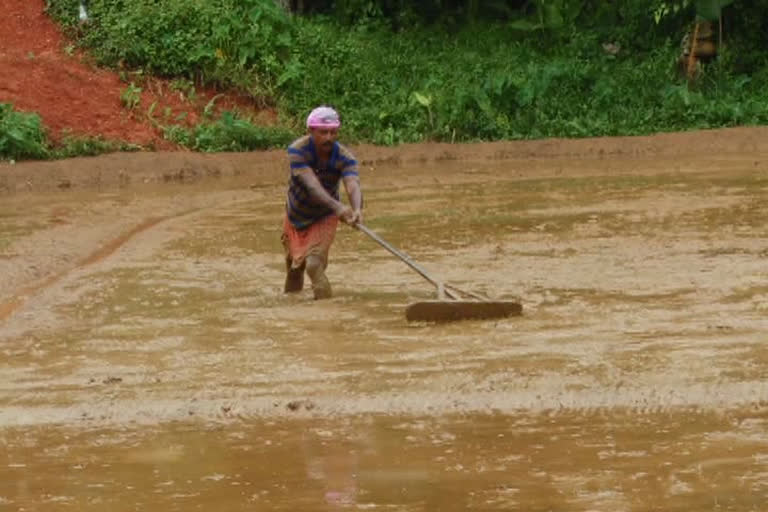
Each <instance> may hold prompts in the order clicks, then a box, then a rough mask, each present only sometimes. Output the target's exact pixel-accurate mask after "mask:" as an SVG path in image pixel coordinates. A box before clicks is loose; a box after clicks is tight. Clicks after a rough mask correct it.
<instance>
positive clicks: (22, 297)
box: [0, 212, 190, 322]
mask: <svg viewBox="0 0 768 512" xmlns="http://www.w3.org/2000/svg"><path fill="white" fill-rule="evenodd" d="M188 213H190V212H183V213H181V214H178V215H173V216H172V215H168V216H163V217H150V218H148V219H146V220H145V221H143V222H142V223H141V224H139V225H137V226H134V227H133V228H132V229H130V230H128V231H127V232H125V233H123V234H122V235H120V236H118V237H117V238H114V239H112V240H110V241H108V242H107V243H106V244H104V245H103V246H102V247H100V248H99V249H97V250H95V251H94V252H92V253H91V254H89V255H88V256H86V257H85V258H84V259H83V260H81V261H80V262H78V263H77V264H76V265H75V266H74V267H72V268H69V269H67V270H64V271H61V272H58V273H56V274H53V275H51V276H48V277H46V278H44V279H42V280H40V281H38V282H36V283H33V284H31V285H28V286H26V287H24V288H22V289H21V290H19V291H17V292H16V293H15V294H14V295H13V298H11V299H10V300H7V301H5V302H3V303H0V322H4V321H6V320H7V319H8V318H10V317H11V316H12V315H13V314H14V313H15V312H16V311H18V310H19V308H21V307H22V306H23V305H24V304H25V303H26V302H27V301H28V300H29V299H31V298H33V297H34V296H35V295H37V294H39V293H41V292H42V291H43V290H45V289H47V288H49V287H51V286H53V285H54V284H56V283H57V282H59V281H60V280H61V279H63V278H64V277H65V276H67V275H68V274H70V273H71V272H74V271H75V270H78V269H81V268H84V267H87V266H89V265H93V264H95V263H98V262H100V261H102V260H104V259H106V258H108V257H109V256H111V255H112V254H114V253H115V252H116V251H117V250H118V249H120V247H122V246H123V245H125V244H126V243H127V242H128V241H129V240H131V239H132V238H133V237H135V236H136V235H138V234H139V233H142V232H144V231H147V230H149V229H151V228H153V227H155V226H157V225H158V224H160V223H161V222H163V221H166V220H168V219H171V218H176V217H181V216H183V215H186V214H188Z"/></svg>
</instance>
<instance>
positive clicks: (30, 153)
mask: <svg viewBox="0 0 768 512" xmlns="http://www.w3.org/2000/svg"><path fill="white" fill-rule="evenodd" d="M48 155H49V151H48V142H47V136H46V133H45V130H44V128H43V124H42V122H41V121H40V116H38V115H37V114H27V113H22V112H17V111H15V110H14V109H13V105H11V104H9V103H0V159H4V160H23V159H28V158H46V157H47V156H48Z"/></svg>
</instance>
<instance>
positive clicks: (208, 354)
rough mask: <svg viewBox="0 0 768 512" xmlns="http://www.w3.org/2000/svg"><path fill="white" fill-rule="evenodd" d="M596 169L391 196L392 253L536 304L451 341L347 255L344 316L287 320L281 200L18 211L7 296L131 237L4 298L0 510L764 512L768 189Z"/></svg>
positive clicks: (333, 312)
mask: <svg viewBox="0 0 768 512" xmlns="http://www.w3.org/2000/svg"><path fill="white" fill-rule="evenodd" d="M542 165H543V164H542ZM557 165H562V163H558V164H557ZM580 165H582V166H584V168H585V169H586V170H587V171H588V172H585V173H584V174H583V175H579V174H578V173H575V174H573V175H570V176H563V177H540V178H535V177H532V178H528V179H519V177H517V176H515V175H511V174H505V172H504V169H505V167H504V166H502V165H500V164H499V163H498V162H492V161H491V162H485V163H483V164H475V165H474V167H472V172H466V171H467V167H466V164H465V163H457V164H450V162H447V163H445V165H444V166H442V167H441V173H440V174H437V173H434V172H432V173H426V172H425V171H424V170H423V169H419V168H416V167H414V168H406V167H403V166H396V165H393V166H392V167H391V168H387V167H386V166H382V167H380V168H379V169H377V174H376V175H375V176H371V177H370V179H369V180H367V182H366V185H367V187H366V191H367V195H366V200H367V204H368V207H367V211H366V214H367V220H366V223H367V224H368V225H369V227H371V228H372V229H374V230H375V231H376V232H377V233H379V234H380V235H381V236H383V237H384V238H385V239H387V240H388V241H390V242H391V243H393V244H394V245H396V246H398V247H400V248H401V249H403V250H405V251H406V252H408V253H409V254H410V255H411V256H412V257H414V259H416V260H417V261H418V262H420V263H422V264H423V265H424V266H425V267H427V268H428V269H429V270H431V271H433V272H434V273H435V274H437V275H439V276H441V277H444V278H446V279H447V280H448V281H450V282H451V283H453V284H455V285H457V286H459V287H463V288H467V289H471V290H475V291H479V292H483V293H486V294H488V295H489V296H492V297H500V298H515V299H518V300H520V301H521V302H522V303H523V306H524V316H523V317H522V318H512V319H506V320H500V321H475V322H463V323H458V324H449V325H428V324H408V323H406V322H405V320H404V317H403V310H404V307H405V305H407V304H408V303H409V302H412V301H415V300H421V299H424V298H430V297H433V296H434V290H433V289H432V288H431V287H430V285H429V284H428V283H426V282H425V281H423V280H422V279H421V278H420V277H419V276H418V275H416V274H414V273H413V272H412V271H411V270H410V269H408V267H406V266H405V265H403V264H402V263H401V262H399V261H397V260H396V259H394V258H393V257H392V256H391V255H389V253H387V252H386V251H384V250H383V249H381V248H379V247H378V246H376V245H375V244H374V243H373V242H372V241H370V240H368V239H366V238H365V237H364V236H363V235H362V234H360V233H357V232H354V231H352V230H351V229H349V228H346V227H343V228H342V229H340V231H339V234H338V237H337V243H336V245H335V246H334V249H333V254H332V263H331V267H330V268H329V271H328V273H329V277H330V279H331V281H332V283H333V285H334V291H335V298H333V299H332V300H329V301H324V302H314V301H312V300H311V298H310V297H311V295H310V292H309V291H308V290H307V291H306V292H305V293H303V294H300V295H298V296H289V297H287V296H284V295H283V294H282V293H281V288H282V279H283V274H282V272H283V269H282V262H281V259H280V250H281V249H280V244H279V227H280V218H279V211H280V209H281V195H282V186H281V185H279V184H269V183H267V184H264V185H260V186H257V187H253V188H250V189H249V188H247V187H244V186H243V183H236V182H234V181H233V182H230V181H227V180H221V181H218V182H215V186H211V185H210V184H208V185H206V186H204V187H202V188H201V187H194V186H192V187H189V188H186V189H184V192H183V194H184V195H183V197H181V198H180V197H179V189H178V187H174V186H168V187H158V188H154V189H152V192H151V193H146V194H141V195H140V196H138V195H137V193H136V191H135V190H133V191H126V192H115V193H110V194H108V195H104V194H95V193H94V194H92V195H91V196H88V194H85V195H84V196H76V197H75V196H74V195H73V194H72V193H62V194H52V195H50V196H47V197H45V198H44V199H38V201H39V202H37V203H34V204H36V205H37V206H35V208H27V209H24V208H23V207H22V206H24V205H25V204H26V205H30V204H33V203H30V202H29V201H30V200H29V198H23V197H14V198H11V199H10V200H9V201H10V203H8V205H7V206H6V207H5V208H7V210H3V211H5V212H6V214H5V215H0V230H1V231H2V235H3V236H2V238H1V239H2V240H4V241H5V242H4V244H3V245H0V251H2V256H3V258H4V263H3V264H4V265H6V266H5V267H4V268H6V269H11V268H19V269H22V268H26V267H24V266H23V265H21V263H20V262H22V261H24V257H25V256H26V257H31V256H28V254H31V253H27V252H26V251H29V250H31V249H30V246H34V244H32V242H31V241H35V243H38V242H39V241H40V240H45V239H46V237H48V238H49V239H56V240H58V241H59V243H60V244H63V245H66V244H65V241H67V240H69V239H73V238H74V239H75V240H76V239H77V237H78V236H82V237H83V238H82V239H81V240H85V241H88V240H91V239H98V237H97V236H96V235H95V234H94V232H93V231H92V230H91V229H92V226H94V225H106V224H109V225H110V226H113V229H112V230H111V231H110V232H109V233H102V235H103V236H102V238H101V239H100V240H103V241H102V242H101V243H98V244H93V247H92V249H89V250H88V251H85V253H84V254H82V255H81V256H79V257H77V258H74V264H73V265H70V266H69V267H67V266H66V265H64V266H61V267H57V268H61V270H60V271H58V272H57V273H55V274H54V278H50V277H49V278H46V277H45V276H39V280H38V281H35V279H27V280H23V285H24V286H25V287H22V286H21V284H19V285H18V286H17V287H16V288H15V290H16V291H15V292H11V293H9V292H5V291H4V293H3V296H4V297H6V299H4V303H3V304H4V305H5V311H6V313H5V315H4V317H3V320H2V321H3V324H2V331H0V333H1V334H0V336H1V337H0V353H2V359H1V360H0V442H2V446H3V450H2V452H0V505H2V506H3V507H5V508H8V509H9V510H104V509H108V510H168V509H172V510H334V509H341V508H344V509H382V510H542V511H544V510H574V511H581V510H584V511H586V510H611V511H614V510H615V511H624V510H626V511H636V510H637V511H640V510H763V509H764V507H765V505H764V504H765V503H766V502H767V500H766V498H768V434H766V432H768V429H767V428H766V427H768V425H766V420H768V408H767V407H766V404H768V380H767V379H766V377H768V351H767V350H766V349H765V341H766V333H768V315H767V314H766V313H767V312H768V284H766V283H768V264H767V263H768V261H767V258H768V231H766V228H765V226H766V225H768V211H766V208H765V206H764V205H765V204H767V203H766V200H768V177H767V176H766V175H765V173H764V172H760V171H756V170H754V169H751V168H748V167H746V166H744V167H740V166H738V165H735V164H732V165H731V167H729V168H728V172H727V173H726V172H723V173H717V172H707V173H690V174H680V173H668V174H665V173H658V172H656V173H654V174H653V175H642V174H639V175H633V176H626V175H622V174H621V173H620V172H612V173H606V174H604V175H600V174H599V173H597V172H595V170H594V169H591V168H590V167H589V165H590V164H589V163H587V164H585V163H584V162H582V163H581V164H580ZM595 165H597V164H595ZM611 165H612V166H614V167H616V166H619V165H620V163H618V162H613V163H612V164H611ZM628 165H631V166H634V167H636V166H637V162H631V163H630V164H628ZM13 201H16V203H13ZM25 201H26V203H25ZM55 212H59V213H57V214H55V215H54V213H55ZM61 212H71V213H69V214H64V213H61ZM84 212H85V213H84ZM88 212H90V213H91V214H93V213H98V214H99V215H100V217H98V218H99V219H100V221H99V222H96V221H94V220H93V219H92V218H91V217H89V215H88ZM51 219H59V220H56V221H52V220H51ZM86 219H90V220H88V221H86ZM110 223H111V224H110ZM62 229H67V230H68V231H63V233H64V235H66V236H61V233H62V231H61V230H62ZM93 229H95V228H93ZM35 237H37V238H35ZM56 237H60V238H56ZM35 247H39V245H38V246H35ZM57 247H59V245H56V244H51V247H50V250H51V251H52V252H51V254H54V255H55V254H56V250H57ZM14 265H16V266H15V267H14ZM19 281H21V280H19ZM7 282H10V283H16V281H13V280H12V279H8V280H7ZM30 283H31V284H30Z"/></svg>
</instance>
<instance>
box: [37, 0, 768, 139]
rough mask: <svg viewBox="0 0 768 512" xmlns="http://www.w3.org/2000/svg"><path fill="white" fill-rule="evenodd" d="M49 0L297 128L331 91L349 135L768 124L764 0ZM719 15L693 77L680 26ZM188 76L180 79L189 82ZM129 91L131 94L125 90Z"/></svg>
mask: <svg viewBox="0 0 768 512" xmlns="http://www.w3.org/2000/svg"><path fill="white" fill-rule="evenodd" d="M78 4H79V2H78V0H48V11H49V13H50V14H51V15H52V16H54V17H55V18H56V19H57V20H59V21H60V22H61V23H62V24H63V25H64V26H66V27H69V28H70V29H71V33H72V35H73V36H76V37H77V41H78V44H80V45H82V46H83V47H85V48H87V49H88V50H89V51H90V53H91V55H92V56H93V57H94V58H95V59H96V60H97V62H99V63H100V64H102V65H106V66H111V67H114V68H116V69H120V70H129V71H136V70H141V71H142V72H143V73H145V74H151V75H158V76H163V77H167V78H170V79H173V80H175V82H174V83H175V84H177V86H178V87H179V88H181V89H184V88H185V87H186V89H184V90H189V87H188V85H189V84H192V83H194V84H198V85H208V86H214V87H218V88H220V89H231V88H235V89H237V90H239V91H242V92H245V93H247V94H248V95H249V96H250V97H251V98H252V99H253V101H254V102H255V103H256V104H259V105H265V106H266V105H269V106H275V107H277V108H278V111H279V112H280V114H281V119H283V122H284V123H285V124H286V125H287V126H291V127H293V129H294V133H297V132H298V131H300V130H301V128H300V127H301V120H302V119H303V117H304V116H305V115H306V112H307V111H308V110H309V109H310V108H312V107H313V106H315V105H317V104H320V103H331V104H333V105H334V106H336V107H338V108H339V109H340V111H341V113H342V115H343V116H344V121H345V128H344V131H345V137H346V138H347V139H348V140H352V141H359V142H362V141H368V142H374V143H378V144H396V143H401V142H417V141H424V140H441V141H476V140H500V139H526V138H542V137H586V136H601V135H635V134H649V133H654V132H660V131H677V130H686V129H696V128H711V127H723V126H732V125H748V124H764V123H766V122H768V92H766V91H768V52H765V51H764V48H763V45H764V37H763V34H765V33H766V31H767V30H768V15H766V14H765V13H766V12H768V0H751V1H746V0H743V1H739V0H735V1H734V0H650V1H649V0H627V1H625V2H615V1H609V0H529V1H527V2H520V1H515V0H427V1H425V2H406V1H405V0H336V1H331V0H325V1H323V0H319V1H315V2H304V4H306V5H309V6H310V8H309V9H308V12H305V13H293V14H291V13H288V12H287V11H285V10H284V9H282V8H281V7H280V6H279V2H277V1H275V0H206V1H203V0H164V1H163V2H157V1H155V0H132V1H131V2H126V1H122V0H117V1H115V0H90V2H89V4H88V5H89V7H88V8H89V16H90V21H89V23H88V24H87V25H85V26H81V25H78V22H77V15H76V13H77V8H78ZM702 18H706V19H714V20H718V21H719V20H725V22H726V23H725V24H724V26H725V34H724V39H723V41H719V25H718V23H717V22H716V23H714V24H713V27H714V28H715V31H716V32H717V38H718V45H719V49H718V57H717V58H716V59H714V60H713V61H712V62H710V63H707V64H703V65H702V66H701V67H700V69H699V71H698V73H697V75H696V79H695V80H687V79H686V77H685V75H684V74H682V73H680V71H679V69H678V68H677V63H678V58H679V57H680V55H681V48H680V41H681V40H682V39H683V35H684V34H685V33H687V32H688V31H690V29H691V28H692V26H693V23H694V22H695V21H696V20H700V19H702ZM181 89H180V90H181ZM124 101H125V100H124ZM206 123H207V124H205V126H201V127H196V128H194V129H187V128H183V127H179V126H170V127H168V128H167V129H166V134H167V136H168V137H169V138H170V139H172V140H175V141H177V142H181V143H183V144H184V145H187V146H188V147H191V148H194V149H198V150H206V151H220V150H243V149H253V148H258V147H264V145H267V146H268V145H271V144H277V143H279V142H280V143H281V142H282V141H283V138H282V137H283V133H280V134H279V136H278V135H276V134H270V133H266V132H263V131H260V129H259V128H258V127H255V126H253V125H250V124H249V123H248V122H247V120H244V119H239V118H238V117H237V116H236V115H234V114H229V115H227V116H225V117H222V119H221V120H219V121H216V122H215V123H212V122H211V121H210V120H209V121H206Z"/></svg>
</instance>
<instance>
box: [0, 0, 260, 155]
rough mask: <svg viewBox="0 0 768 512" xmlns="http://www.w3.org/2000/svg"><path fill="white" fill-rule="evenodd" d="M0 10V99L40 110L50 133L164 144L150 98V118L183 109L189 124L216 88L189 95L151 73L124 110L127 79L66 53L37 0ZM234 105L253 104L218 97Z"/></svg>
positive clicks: (7, 3) (8, 0)
mask: <svg viewBox="0 0 768 512" xmlns="http://www.w3.org/2000/svg"><path fill="white" fill-rule="evenodd" d="M0 13H2V14H1V15H0V102H4V103H13V104H14V106H15V107H16V109H17V110H21V111H28V112H37V113H38V114H40V116H41V117H42V119H43V122H44V123H45V125H46V126H47V127H48V128H49V129H50V134H51V136H52V137H53V138H58V137H60V136H61V135H62V134H63V133H72V134H77V135H92V136H98V135H101V136H103V137H105V138H108V139H117V140H122V141H126V142H132V143H135V144H141V145H148V144H153V145H154V146H155V147H158V148H169V147H170V144H169V143H168V142H167V141H165V140H164V139H163V137H162V134H161V133H160V131H159V130H158V129H156V128H155V127H154V126H153V124H152V123H151V122H150V121H149V119H148V116H147V113H148V110H149V109H150V106H151V105H152V104H153V103H155V102H156V104H155V108H154V110H153V112H154V117H155V118H157V117H160V116H161V115H162V113H167V112H170V114H171V115H170V116H167V119H168V120H169V122H172V121H173V118H175V116H176V115H178V114H180V113H182V112H186V119H185V123H187V124H190V123H194V122H196V121H197V120H198V119H199V115H200V113H201V112H202V109H203V108H204V106H205V104H206V103H207V102H208V100H209V99H210V98H211V97H213V95H214V92H212V91H198V94H197V95H196V98H195V100H194V101H191V100H189V98H186V97H184V96H183V95H182V94H181V93H179V92H177V91H173V90H171V88H170V87H169V85H168V83H166V82H164V81H162V80H156V79H151V80H148V81H145V82H143V83H141V84H137V85H139V86H141V87H142V89H143V92H142V94H141V103H140V104H139V106H137V107H136V108H135V109H134V110H132V111H130V110H128V109H127V108H125V107H124V106H123V105H122V103H121V100H120V95H121V93H122V91H124V90H125V88H126V86H127V84H125V83H124V82H122V81H121V80H120V78H119V76H118V74H117V73H115V72H112V71H108V70H104V69H99V68H96V67H94V66H93V65H90V64H88V63H87V62H86V61H85V60H84V59H83V56H82V55H79V54H77V53H75V52H72V51H71V48H72V47H71V46H70V47H69V49H70V51H69V52H67V51H66V49H67V47H68V46H69V45H70V42H69V41H67V40H66V38H65V37H64V36H63V35H62V33H61V31H60V30H59V29H58V27H57V25H56V24H55V23H54V22H53V21H52V20H51V19H50V18H49V17H48V16H47V15H46V14H45V10H44V1H43V0H0ZM70 53H71V54H72V55H70ZM233 104H235V105H238V106H239V107H241V109H242V108H246V109H248V110H252V111H253V110H254V109H253V108H252V107H250V108H249V107H248V105H247V104H246V103H245V102H243V101H237V98H235V97H232V96H230V97H229V98H223V99H222V100H221V101H217V106H219V107H221V108H223V107H225V106H228V107H231V106H232V105H233ZM166 108H168V109H170V110H166Z"/></svg>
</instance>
